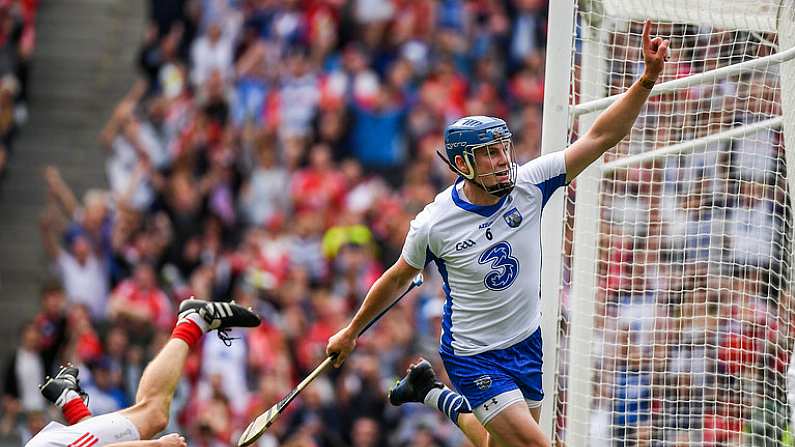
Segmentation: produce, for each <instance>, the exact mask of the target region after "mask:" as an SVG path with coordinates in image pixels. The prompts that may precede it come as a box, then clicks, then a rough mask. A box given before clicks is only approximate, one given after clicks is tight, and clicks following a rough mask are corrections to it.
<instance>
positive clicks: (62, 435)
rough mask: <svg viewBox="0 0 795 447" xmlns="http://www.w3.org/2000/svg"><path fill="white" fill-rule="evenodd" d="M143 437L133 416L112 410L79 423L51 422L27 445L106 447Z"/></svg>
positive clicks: (36, 446)
mask: <svg viewBox="0 0 795 447" xmlns="http://www.w3.org/2000/svg"><path fill="white" fill-rule="evenodd" d="M140 438H141V437H140V435H139V434H138V428H137V427H136V426H135V425H134V424H133V423H132V422H130V420H129V419H127V418H126V417H124V416H122V415H121V414H119V413H110V414H103V415H102V416H96V417H92V418H89V419H86V420H85V421H83V422H81V423H79V424H75V425H63V424H59V423H57V422H50V423H49V424H47V426H46V427H44V428H43V429H42V430H41V431H40V432H38V433H37V434H36V436H34V437H33V439H31V440H30V441H28V443H27V444H25V447H102V446H106V445H110V444H115V443H118V442H127V441H137V440H139V439H140Z"/></svg>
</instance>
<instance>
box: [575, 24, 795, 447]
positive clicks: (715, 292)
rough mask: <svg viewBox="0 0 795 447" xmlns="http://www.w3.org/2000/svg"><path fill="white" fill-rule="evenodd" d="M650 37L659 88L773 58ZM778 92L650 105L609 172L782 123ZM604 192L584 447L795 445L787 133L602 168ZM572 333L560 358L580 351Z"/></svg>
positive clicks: (759, 45) (630, 77) (616, 88)
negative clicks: (656, 46)
mask: <svg viewBox="0 0 795 447" xmlns="http://www.w3.org/2000/svg"><path fill="white" fill-rule="evenodd" d="M640 32H641V24H640V23H634V24H626V25H625V26H622V25H617V26H616V28H615V29H614V30H613V32H611V33H610V34H609V38H608V43H607V51H606V54H607V58H608V63H607V64H606V66H607V76H606V77H605V79H606V81H604V80H603V79H599V81H600V82H605V83H604V85H605V86H607V87H608V91H609V93H608V94H611V95H613V94H618V93H621V92H622V91H624V90H625V89H626V88H628V87H629V86H630V85H631V84H632V82H634V80H635V79H636V78H637V76H638V75H639V74H640V73H642V70H643V67H642V62H640V61H641V59H642V58H641V54H640V48H641V42H640ZM655 32H656V33H660V34H662V35H666V36H670V39H671V48H672V54H671V60H670V61H669V63H668V64H667V65H666V69H665V71H664V73H663V75H662V77H661V79H660V81H661V82H664V81H670V80H674V79H679V78H682V77H684V76H686V75H692V74H697V73H701V72H704V71H706V70H710V69H714V68H717V67H721V66H726V65H729V64H732V63H736V62H738V61H741V60H748V59H751V58H758V57H764V56H768V55H770V54H772V53H773V52H774V51H775V48H774V44H772V43H771V42H775V39H776V36H775V35H765V36H762V37H760V36H759V35H757V36H749V35H748V33H742V32H736V31H724V30H720V29H710V28H707V27H697V26H688V25H681V24H679V25H677V24H673V25H671V24H661V25H660V26H659V27H657V29H656V30H655V31H653V33H655ZM579 82H581V84H580V85H581V86H582V85H583V84H582V83H583V82H585V81H583V80H580V81H579ZM780 88H781V87H780V85H779V80H778V73H776V72H775V71H773V70H768V69H767V68H764V69H758V70H753V71H750V72H747V73H743V74H741V75H736V76H731V77H728V78H725V79H720V80H719V81H717V82H714V83H712V84H704V85H701V84H698V85H693V86H691V87H689V88H684V89H682V90H679V91H676V92H674V93H669V94H664V95H659V96H656V97H653V98H651V99H650V101H649V104H648V106H647V107H646V108H645V110H644V111H643V113H642V114H641V117H640V118H639V119H638V121H637V123H636V127H635V129H633V134H632V138H631V139H627V140H625V141H624V142H622V143H620V144H619V145H618V146H617V148H616V149H615V150H613V151H611V152H610V153H608V155H607V157H606V161H608V162H609V161H613V160H618V159H622V158H624V157H627V156H632V155H638V154H642V153H651V152H652V151H654V150H655V149H657V148H660V147H666V146H670V145H673V144H677V143H680V142H683V141H684V142H687V141H692V140H696V139H698V138H702V137H704V136H707V135H712V134H716V133H718V132H720V131H726V130H729V129H732V128H736V127H739V126H743V125H754V124H757V123H760V122H763V121H766V120H769V119H771V118H773V117H776V116H780V115H781V108H780V107H781V106H780V94H781V92H780ZM578 192H580V191H578ZM598 195H599V200H600V203H599V208H598V210H597V211H596V213H598V214H599V216H600V220H599V223H600V226H599V229H598V236H597V237H596V238H597V239H598V246H599V261H598V263H597V266H596V276H597V277H596V282H595V286H596V294H595V306H594V308H593V314H592V315H593V317H594V323H595V327H594V331H595V332H594V340H595V341H594V342H593V345H592V347H593V353H592V355H593V357H592V358H593V361H594V363H593V366H594V375H593V377H592V380H593V382H592V384H593V390H592V392H593V398H594V401H593V412H592V419H591V436H592V439H591V442H590V445H592V446H599V447H607V446H614V445H618V446H680V445H699V446H710V447H714V446H781V445H792V444H791V443H792V436H791V435H790V434H789V433H787V430H788V426H789V425H790V417H791V410H790V408H789V405H788V400H787V385H788V383H787V368H788V365H789V362H790V355H791V352H792V348H793V346H795V344H794V343H793V341H795V338H794V337H795V326H794V325H793V317H795V313H793V312H795V309H794V308H793V305H795V302H793V298H792V290H791V287H790V286H791V284H792V249H791V244H792V240H791V234H792V228H793V227H792V223H793V222H792V209H791V203H790V197H789V187H788V184H787V170H786V167H785V152H784V140H783V134H782V132H781V130H780V129H776V128H761V129H759V130H757V131H754V132H749V133H747V134H745V135H743V136H742V138H736V139H723V140H712V141H710V142H708V143H706V144H700V145H696V146H694V147H692V148H690V149H684V150H682V151H681V152H680V153H677V154H675V155H672V156H667V157H659V158H657V159H652V158H649V159H647V160H646V161H644V162H638V163H634V164H630V165H628V166H625V167H620V168H617V169H614V170H606V171H605V174H604V178H603V180H602V184H601V189H600V190H599V192H598ZM572 199H573V197H572V196H571V195H570V197H569V202H568V203H569V212H570V213H571V212H572V211H573V201H572ZM583 205H584V204H583ZM579 206H581V205H580V204H578V207H579ZM578 209H579V208H578ZM570 222H571V221H570ZM568 230H569V231H567V240H568V241H569V242H571V241H572V234H570V231H571V228H569V229H568ZM571 250H572V248H571V247H569V249H568V250H567V251H568V252H570V251H571ZM573 250H577V247H573ZM564 293H566V290H565V289H564ZM567 308H568V307H567ZM586 315H587V314H586ZM565 323H567V322H564V328H563V329H564V337H563V344H564V346H565V344H566V343H569V342H571V343H575V342H574V341H573V340H569V339H568V331H569V328H568V327H567V325H566V324H565ZM564 358H565V357H564ZM565 368H566V367H565V365H564V374H562V375H561V377H564V380H563V384H562V385H561V386H562V387H563V388H564V390H565V388H566V387H567V385H566V380H565V377H566V374H565V373H567V372H568V371H565ZM789 387H790V389H793V387H795V382H792V377H791V378H790V383H789ZM559 427H560V431H561V432H564V431H565V421H563V420H561V421H559ZM789 430H790V433H791V428H790V429H789Z"/></svg>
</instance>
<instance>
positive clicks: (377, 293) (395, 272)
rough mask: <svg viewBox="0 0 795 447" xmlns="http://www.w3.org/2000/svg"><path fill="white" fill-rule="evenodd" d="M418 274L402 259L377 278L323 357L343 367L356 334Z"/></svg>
mask: <svg viewBox="0 0 795 447" xmlns="http://www.w3.org/2000/svg"><path fill="white" fill-rule="evenodd" d="M419 272H420V269H417V268H414V267H412V266H411V265H409V264H408V263H407V262H406V261H404V260H403V257H402V256H401V257H400V258H399V259H398V260H397V262H395V264H394V265H392V267H390V268H389V269H388V270H387V271H386V272H384V274H383V275H381V277H380V278H378V280H377V281H376V282H375V283H374V284H373V286H372V287H370V291H369V292H367V296H366V297H365V298H364V302H362V305H361V307H359V310H358V311H357V312H356V315H354V316H353V319H352V320H351V322H350V323H348V325H347V326H345V327H344V328H342V330H340V331H339V332H337V333H336V334H335V335H334V336H333V337H331V338H330V339H329V341H328V346H327V347H326V354H327V355H331V354H334V353H336V354H337V358H336V359H335V361H334V366H340V365H342V362H344V361H345V359H346V358H347V357H348V355H349V354H350V353H351V351H353V348H354V347H356V337H358V335H359V332H361V330H362V329H363V328H364V327H365V326H367V323H369V322H370V320H372V319H373V318H375V316H376V315H378V313H379V312H381V311H382V310H384V309H385V308H386V307H387V306H388V305H389V304H390V303H391V302H392V301H393V300H394V299H395V298H396V297H397V296H398V294H399V293H400V292H401V290H402V289H404V288H405V287H406V286H407V285H408V283H409V282H410V281H411V279H412V278H413V277H414V276H416V275H417V273H419Z"/></svg>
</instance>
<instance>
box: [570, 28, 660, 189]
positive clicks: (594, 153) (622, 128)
mask: <svg viewBox="0 0 795 447" xmlns="http://www.w3.org/2000/svg"><path fill="white" fill-rule="evenodd" d="M650 32H651V22H650V21H648V20H646V23H645V24H644V25H643V60H644V61H645V71H644V73H643V76H642V77H641V78H640V79H639V80H638V81H636V82H635V83H634V84H632V87H630V88H629V90H627V92H626V93H624V94H623V95H621V96H620V97H619V98H618V100H617V101H616V102H614V103H613V104H612V105H611V106H610V107H608V108H607V110H605V111H604V112H602V113H601V114H600V115H599V117H598V118H597V119H596V121H595V122H594V123H593V126H591V128H590V129H589V130H588V132H587V133H586V134H585V135H583V136H582V137H581V138H580V139H578V140H577V141H576V142H575V143H574V144H572V145H571V146H569V147H568V148H567V149H566V150H565V152H564V156H565V158H566V181H567V182H570V181H572V180H573V179H574V177H576V176H577V175H578V174H579V173H580V172H582V171H583V170H584V169H585V168H587V167H588V166H589V165H590V164H591V163H593V162H594V161H595V160H596V159H598V158H599V157H601V156H602V154H604V153H605V151H607V150H608V149H610V148H611V147H613V146H615V145H616V144H618V142H619V141H621V140H622V139H623V138H624V137H625V136H626V135H627V134H628V133H629V131H630V130H631V129H632V124H633V123H634V122H635V119H636V118H637V117H638V114H639V113H640V109H641V108H642V107H643V104H645V103H646V99H648V97H649V93H650V92H651V87H652V86H653V85H654V82H656V81H657V77H658V76H659V75H660V73H661V72H662V70H663V66H664V64H665V59H666V58H667V57H668V41H667V40H663V39H662V38H661V37H655V38H654V39H651V38H650V37H649V34H650Z"/></svg>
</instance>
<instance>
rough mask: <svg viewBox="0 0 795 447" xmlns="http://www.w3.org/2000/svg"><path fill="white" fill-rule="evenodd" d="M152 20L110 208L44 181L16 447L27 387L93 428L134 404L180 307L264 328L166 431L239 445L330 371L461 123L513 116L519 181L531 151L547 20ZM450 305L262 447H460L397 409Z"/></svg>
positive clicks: (128, 103) (494, 3)
mask: <svg viewBox="0 0 795 447" xmlns="http://www.w3.org/2000/svg"><path fill="white" fill-rule="evenodd" d="M22 3H24V2H22ZM22 3H20V4H22ZM1 11H2V9H0V12H1ZM149 11H150V20H149V24H148V28H147V30H146V34H145V36H144V39H143V42H142V43H141V47H140V50H139V53H138V54H139V56H138V59H137V60H138V66H137V67H131V68H130V69H131V70H133V69H137V70H138V71H139V72H140V80H139V81H138V82H136V83H135V85H133V86H132V88H131V89H130V91H129V93H128V94H127V95H126V96H125V97H124V99H123V100H122V101H121V102H119V104H118V105H117V107H116V108H115V110H114V112H113V114H112V116H110V117H109V119H108V122H107V124H106V126H105V127H104V129H103V131H102V132H101V135H99V138H100V140H101V142H102V144H103V146H104V147H105V148H106V149H107V152H106V153H105V155H104V156H105V157H106V159H107V163H106V173H107V180H108V187H106V188H104V187H103V185H96V186H97V188H96V189H93V190H90V191H88V192H87V193H85V194H84V195H83V196H82V197H77V196H76V195H75V194H74V193H73V191H72V188H71V187H70V185H69V184H68V183H67V182H66V181H65V180H64V178H63V176H62V175H61V173H60V172H59V170H58V169H57V168H56V167H49V168H47V169H46V171H45V173H44V178H43V181H44V182H46V185H47V191H48V204H47V207H46V209H45V210H44V211H43V213H42V216H41V221H40V228H41V237H42V243H43V245H44V248H45V250H46V252H47V254H48V255H49V258H50V262H51V271H52V280H49V281H46V282H45V283H43V284H42V289H41V296H40V300H41V305H40V311H39V313H38V314H37V315H36V317H35V318H34V319H33V321H30V322H27V323H25V324H24V325H23V328H22V330H21V333H20V340H21V342H20V344H19V347H18V349H17V350H16V352H14V353H13V354H12V355H11V356H10V357H9V358H8V359H7V360H8V361H7V362H6V363H5V376H4V379H5V380H4V392H3V408H2V409H3V412H2V417H0V433H2V434H6V435H12V436H19V437H20V438H21V439H22V441H23V442H24V441H25V440H26V439H27V438H29V437H30V436H31V433H35V432H36V431H37V430H38V429H39V428H41V427H42V426H43V425H44V424H45V423H46V422H47V421H48V420H49V419H50V418H52V417H53V416H54V414H53V412H52V408H48V406H47V405H46V403H45V402H44V401H43V399H42V398H41V396H40V395H39V393H38V390H37V388H36V385H37V384H38V383H40V382H41V381H42V380H43V377H44V375H45V374H51V373H52V372H53V371H55V370H56V368H57V366H58V364H60V363H63V362H65V361H71V362H73V363H75V364H76V365H78V366H80V370H81V379H82V383H83V384H84V386H85V388H86V391H88V392H89V394H90V396H91V399H90V403H89V407H90V408H91V409H92V411H93V412H94V413H95V414H101V413H106V412H110V411H114V410H117V409H119V408H122V407H124V406H126V405H129V404H131V403H132V401H133V398H134V396H135V391H136V385H137V382H138V379H139V377H140V375H141V372H142V370H143V368H144V366H145V365H146V362H147V361H148V360H149V359H150V358H151V357H152V356H153V355H154V354H155V353H156V352H157V350H158V349H159V347H160V346H162V344H163V343H164V341H165V340H167V338H168V335H169V334H170V331H171V328H172V326H173V323H174V321H175V309H176V307H177V306H178V303H179V302H180V301H181V300H184V299H186V298H188V297H190V296H196V297H200V298H207V299H213V300H230V299H232V298H234V299H235V300H236V301H237V302H238V303H240V304H244V305H250V306H252V307H254V308H256V309H257V310H258V311H259V313H260V314H261V315H262V316H263V319H264V321H263V324H262V326H260V327H259V328H258V329H255V330H252V331H248V332H240V333H237V334H235V336H236V337H239V339H238V340H235V342H234V344H233V345H232V346H231V347H229V348H227V347H226V346H224V345H223V344H222V343H221V342H220V340H218V339H216V338H215V337H214V336H212V335H211V336H209V337H206V338H205V340H204V342H203V344H202V346H201V349H198V350H196V352H195V353H194V354H193V355H192V356H191V359H190V361H189V363H188V366H187V368H186V373H185V377H184V380H183V381H182V382H181V384H180V386H179V389H178V392H177V395H176V397H175V399H174V402H173V417H172V419H171V421H172V422H171V426H170V427H169V429H170V430H171V431H179V432H181V433H184V434H185V435H186V436H187V437H188V438H189V440H190V445H192V446H227V445H230V444H231V443H232V442H233V441H234V440H236V439H237V436H238V434H239V433H240V431H241V430H242V428H243V427H245V425H246V424H247V423H248V421H249V420H250V419H251V418H252V417H253V416H254V415H256V414H258V413H260V412H261V411H263V410H265V409H267V408H269V407H270V406H271V405H273V404H274V403H275V402H276V401H277V400H278V399H280V398H281V397H282V396H283V395H284V394H286V393H287V392H288V391H289V390H290V389H291V388H292V386H293V385H295V384H296V383H297V381H298V380H300V379H301V378H302V377H303V376H304V375H305V374H306V372H307V371H309V370H311V369H312V368H313V367H314V366H315V365H316V364H317V363H319V362H320V361H321V360H322V358H323V357H324V349H325V345H326V341H327V338H328V337H329V336H330V335H332V334H333V333H334V332H336V330H338V329H339V328H340V327H341V326H342V325H343V324H345V323H346V321H347V319H348V318H349V316H350V314H351V312H352V311H353V310H354V309H355V308H357V307H358V305H359V303H360V302H361V300H362V299H363V297H364V294H365V292H366V291H367V290H368V288H369V286H370V285H371V284H372V282H373V281H374V280H375V279H376V278H377V277H378V275H379V274H380V273H381V272H382V271H383V270H384V269H385V268H387V267H388V266H389V265H391V263H393V262H394V261H395V260H396V259H397V257H398V256H399V254H400V249H401V246H402V242H403V238H404V237H405V234H406V231H407V229H408V222H409V220H410V219H411V218H412V217H413V216H414V215H415V214H416V213H417V212H418V211H419V210H421V209H422V207H423V206H424V205H425V204H426V203H427V202H429V201H431V200H432V199H433V197H434V196H435V194H436V191H437V190H438V189H439V188H441V187H442V186H444V185H446V184H447V183H449V182H450V180H451V177H450V174H449V173H448V172H447V168H446V167H444V166H443V165H442V164H441V163H439V162H438V161H436V155H435V154H434V151H435V150H436V149H437V148H438V147H439V146H440V144H441V141H442V131H443V128H444V126H445V125H446V124H447V123H448V122H450V121H452V120H454V119H456V118H458V117H460V116H463V115H467V114H486V115H495V116H501V117H505V118H507V120H508V121H509V123H510V125H511V129H512V131H513V133H514V143H515V147H516V152H517V158H518V160H519V161H520V162H524V161H527V160H530V159H532V158H534V157H535V156H536V155H537V154H538V151H539V147H540V143H539V141H540V105H541V101H542V94H543V61H544V52H543V48H544V45H545V38H546V37H545V34H546V14H547V12H546V2H544V1H541V0H504V1H499V0H481V1H463V0H440V1H431V0H428V1H425V0H422V1H414V0H409V1H405V0H354V1H343V0H302V1H298V0H292V1H282V0H279V1H276V0H152V1H150V2H149ZM0 118H2V117H0ZM98 156H101V155H98ZM440 291H441V288H440V284H439V280H438V279H437V278H434V277H433V275H431V276H430V277H428V281H427V283H426V285H425V286H424V287H423V288H422V289H421V290H420V291H419V292H418V293H414V294H412V296H410V297H409V298H407V299H406V300H405V302H404V303H403V304H401V306H399V307H397V308H396V309H394V310H393V311H391V313H390V316H389V318H387V319H384V320H383V321H382V322H381V323H380V324H379V325H377V326H376V327H375V328H374V329H373V330H371V332H370V333H368V334H367V335H366V336H365V337H363V338H362V339H361V340H360V342H359V348H358V349H357V351H356V353H355V355H354V356H352V357H351V358H350V359H349V360H348V361H347V362H346V364H345V365H344V366H343V367H342V368H341V369H339V370H337V371H333V372H332V373H331V374H328V375H326V376H324V377H322V378H321V379H319V380H318V381H317V383H315V384H314V385H313V386H312V387H311V388H310V389H309V390H307V391H306V392H304V393H303V394H302V396H301V398H300V399H299V400H298V401H296V402H295V403H294V404H293V405H292V406H291V407H290V409H289V411H288V412H287V413H286V414H284V415H283V416H282V417H281V418H280V419H279V420H278V422H277V424H276V425H275V426H274V427H273V429H272V430H271V431H270V432H269V433H268V434H267V435H266V436H265V437H263V439H262V440H261V441H260V443H259V445H260V446H277V445H283V446H294V447H295V446H307V447H309V446H356V447H365V446H384V445H390V446H419V447H422V446H428V447H430V446H440V447H442V446H458V445H465V444H464V442H465V441H464V440H463V437H462V435H461V434H460V433H459V432H458V431H457V430H456V429H455V427H454V426H453V425H452V424H451V423H449V422H447V421H446V420H445V419H444V417H443V416H442V415H441V414H440V413H439V412H435V411H431V410H428V409H426V408H423V407H422V406H420V405H413V406H405V407H402V408H391V407H389V406H388V404H387V403H386V399H385V396H386V390H387V388H388V387H389V386H390V385H391V384H392V383H393V381H394V380H395V379H396V378H397V377H399V376H401V375H402V374H403V372H404V371H405V369H406V367H407V366H408V364H409V362H410V361H412V360H414V359H416V358H417V356H418V355H424V356H426V357H429V358H431V359H437V354H436V349H437V345H438V334H439V324H440V323H439V322H440V317H441V299H440V297H439V294H440V293H441V292H440ZM437 360H438V359H437ZM437 366H440V364H439V363H437ZM437 369H438V370H441V368H437Z"/></svg>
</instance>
